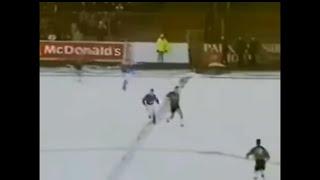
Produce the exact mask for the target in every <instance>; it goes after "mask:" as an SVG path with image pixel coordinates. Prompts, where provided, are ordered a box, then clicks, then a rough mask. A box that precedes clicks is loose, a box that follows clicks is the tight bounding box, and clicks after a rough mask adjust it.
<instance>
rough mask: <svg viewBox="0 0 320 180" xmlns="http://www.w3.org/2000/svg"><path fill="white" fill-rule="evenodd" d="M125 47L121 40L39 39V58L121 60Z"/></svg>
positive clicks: (51, 59) (52, 59)
mask: <svg viewBox="0 0 320 180" xmlns="http://www.w3.org/2000/svg"><path fill="white" fill-rule="evenodd" d="M124 55H125V47H124V43H121V42H86V41H40V60H45V61H65V60H70V61H74V60H83V61H95V62H121V61H122V60H123V59H124Z"/></svg>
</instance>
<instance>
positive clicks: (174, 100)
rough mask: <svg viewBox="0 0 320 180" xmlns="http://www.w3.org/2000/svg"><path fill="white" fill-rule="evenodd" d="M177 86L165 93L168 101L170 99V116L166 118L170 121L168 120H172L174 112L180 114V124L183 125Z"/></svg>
mask: <svg viewBox="0 0 320 180" xmlns="http://www.w3.org/2000/svg"><path fill="white" fill-rule="evenodd" d="M179 89H180V88H179V86H176V87H175V88H174V91H171V92H169V93H168V94H167V98H169V101H170V109H171V116H170V118H168V119H167V122H170V120H172V119H173V118H174V114H175V113H176V112H178V113H179V115H180V119H181V121H180V126H181V127H183V126H184V124H183V122H182V121H183V114H182V111H181V108H180V105H179V101H180V94H179Z"/></svg>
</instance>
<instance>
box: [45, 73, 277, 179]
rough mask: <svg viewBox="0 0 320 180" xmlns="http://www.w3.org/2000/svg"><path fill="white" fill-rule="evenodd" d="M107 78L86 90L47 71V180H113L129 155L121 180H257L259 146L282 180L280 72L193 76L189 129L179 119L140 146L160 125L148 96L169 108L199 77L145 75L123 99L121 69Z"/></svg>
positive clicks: (92, 79)
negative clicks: (168, 99)
mask: <svg viewBox="0 0 320 180" xmlns="http://www.w3.org/2000/svg"><path fill="white" fill-rule="evenodd" d="M105 72H106V71H101V72H100V71H99V72H98V71H97V72H95V73H92V72H88V73H86V72H85V73H83V77H81V78H82V80H81V81H80V82H79V81H77V77H76V76H75V75H74V73H73V72H62V70H61V71H60V72H47V71H42V72H41V73H40V179H41V180H57V179H58V180H108V177H110V174H112V173H114V172H113V171H114V170H115V167H116V166H117V165H118V164H119V163H120V164H121V161H122V158H124V156H125V155H126V154H129V155H130V156H131V157H130V158H131V159H130V161H127V162H126V163H125V167H123V168H122V169H120V170H119V172H118V173H119V175H118V179H119V180H164V179H165V180H169V179H174V180H195V179H220V180H223V179H225V180H231V179H236V180H252V179H253V166H254V162H253V161H249V160H246V159H244V158H243V157H244V156H245V154H246V153H247V151H248V150H249V149H250V148H251V147H253V146H254V145H255V139H256V138H261V140H262V145H263V146H264V147H266V148H267V150H269V153H270V156H271V160H270V163H268V164H267V170H266V173H265V174H266V179H267V180H280V79H279V74H278V73H258V72H257V73H232V74H228V75H219V76H210V75H203V76H202V75H193V76H192V78H191V79H189V81H188V83H187V84H186V85H185V87H184V88H183V89H182V91H181V102H180V104H181V108H182V110H183V113H184V123H185V127H183V128H182V127H180V126H179V116H178V115H176V116H175V119H174V120H173V121H172V122H170V123H167V122H166V121H161V122H160V123H158V124H157V125H156V126H153V128H152V129H151V130H150V131H149V132H148V136H145V139H143V142H141V143H137V142H138V141H137V136H138V135H139V133H140V132H141V130H142V129H143V128H144V127H145V126H146V124H147V123H148V122H149V121H150V120H149V119H148V117H147V115H146V113H145V109H144V107H143V105H142V103H141V98H142V97H143V96H144V95H145V93H147V92H148V91H149V89H150V88H154V89H155V93H156V94H157V96H158V97H159V99H160V100H163V99H164V98H165V95H166V93H168V92H169V91H171V90H172V89H173V88H174V86H175V85H177V83H178V82H179V79H180V78H181V77H184V76H185V75H187V76H189V75H190V73H188V72H184V71H143V72H142V71H141V72H136V74H135V77H133V78H132V79H131V81H130V82H129V84H128V89H127V91H122V90H121V86H122V80H123V79H122V77H121V74H120V73H119V71H114V70H109V71H108V73H105ZM130 148H133V150H132V149H131V150H130ZM128 152H129V153H128ZM130 152H131V153H130Z"/></svg>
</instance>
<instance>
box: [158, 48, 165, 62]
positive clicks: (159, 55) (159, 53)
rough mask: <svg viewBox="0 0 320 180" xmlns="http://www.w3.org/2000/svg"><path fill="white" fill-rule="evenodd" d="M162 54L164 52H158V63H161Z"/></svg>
mask: <svg viewBox="0 0 320 180" xmlns="http://www.w3.org/2000/svg"><path fill="white" fill-rule="evenodd" d="M163 54H164V52H160V51H158V62H161V63H163Z"/></svg>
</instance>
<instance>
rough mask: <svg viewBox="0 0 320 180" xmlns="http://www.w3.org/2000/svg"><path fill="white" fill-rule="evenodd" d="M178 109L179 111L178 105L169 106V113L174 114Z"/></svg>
mask: <svg viewBox="0 0 320 180" xmlns="http://www.w3.org/2000/svg"><path fill="white" fill-rule="evenodd" d="M178 109H180V106H179V105H171V113H175V112H176V111H177V110H178Z"/></svg>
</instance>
